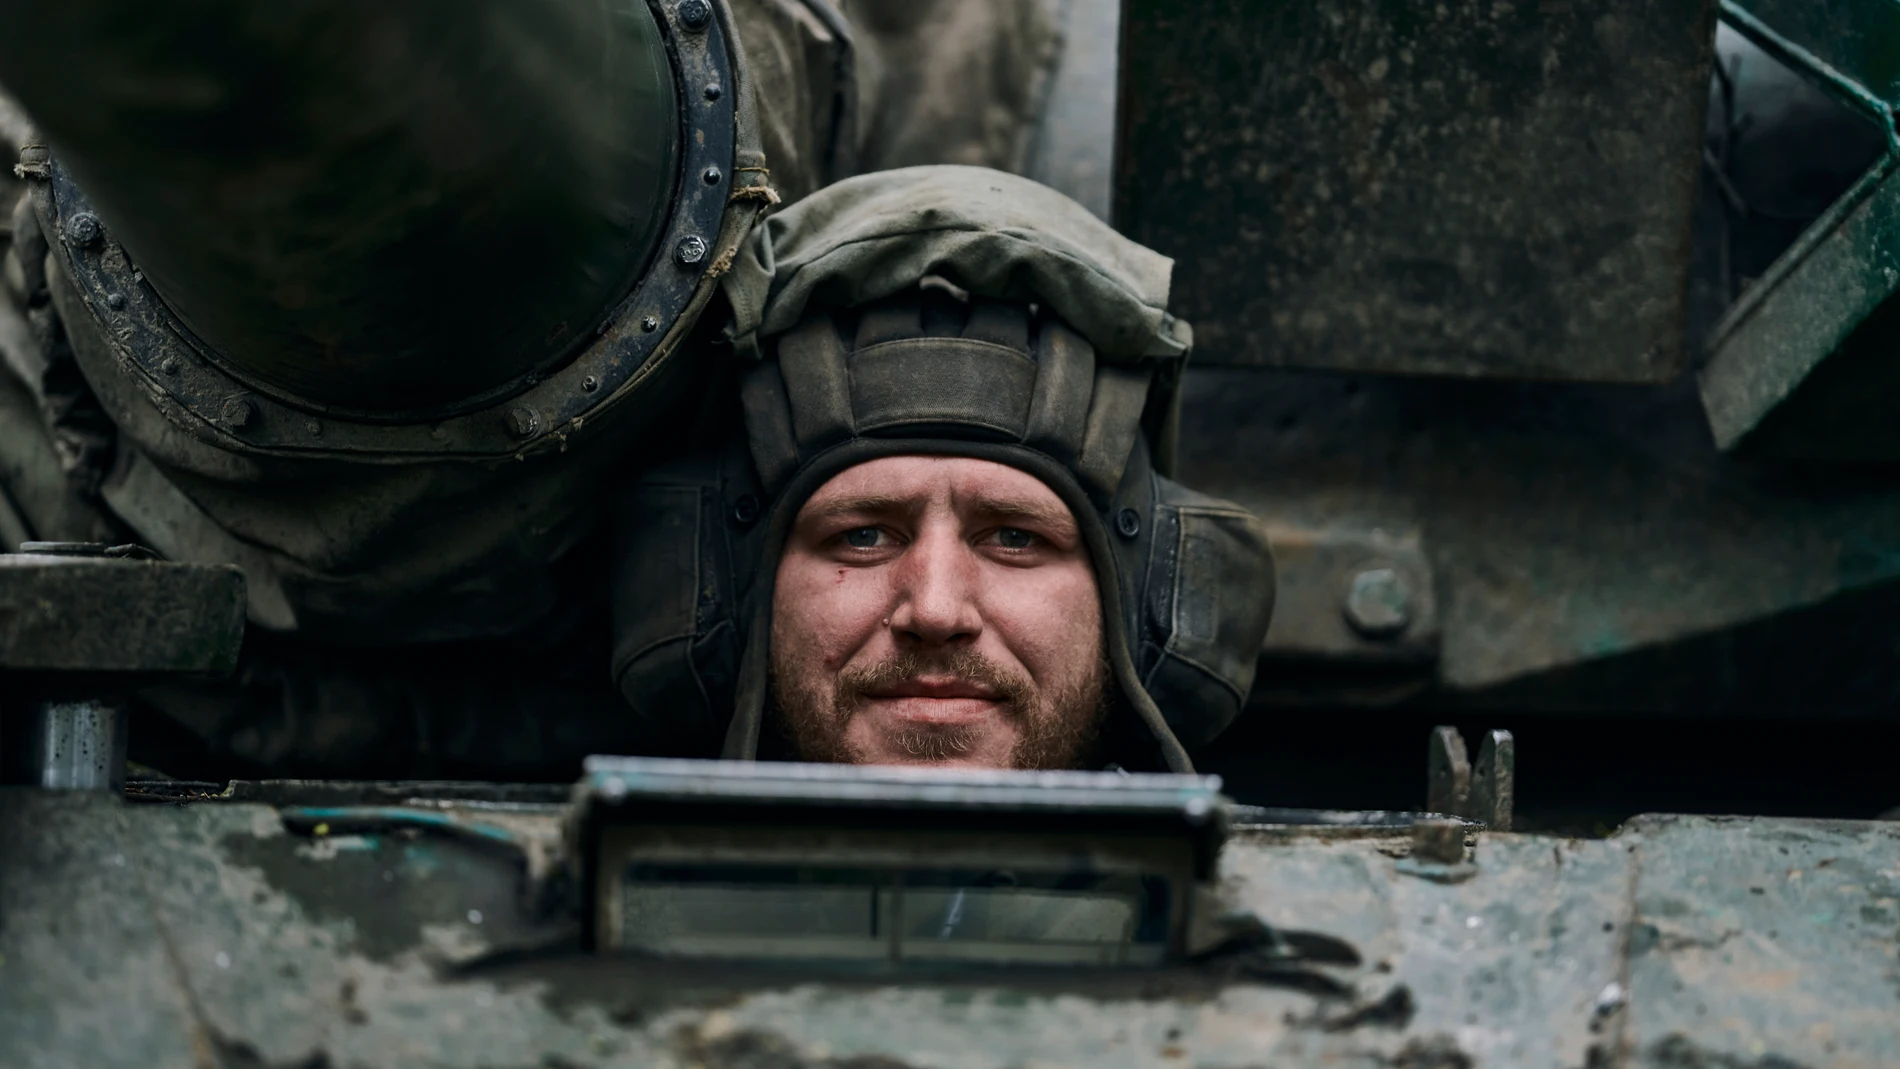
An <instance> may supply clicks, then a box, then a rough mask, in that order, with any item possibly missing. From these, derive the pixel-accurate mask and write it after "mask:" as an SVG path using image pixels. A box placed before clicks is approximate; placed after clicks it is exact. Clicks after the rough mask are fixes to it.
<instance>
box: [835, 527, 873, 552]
mask: <svg viewBox="0 0 1900 1069" xmlns="http://www.w3.org/2000/svg"><path fill="white" fill-rule="evenodd" d="M882 535H883V532H882V531H879V530H878V529H877V528H875V527H853V528H852V529H851V530H849V531H846V532H845V533H844V544H845V545H847V546H850V547H851V548H852V549H876V548H877V544H878V542H879V540H880V537H881V536H882Z"/></svg>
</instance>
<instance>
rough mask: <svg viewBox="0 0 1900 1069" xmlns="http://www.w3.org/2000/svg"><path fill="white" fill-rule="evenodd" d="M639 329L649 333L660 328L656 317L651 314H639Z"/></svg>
mask: <svg viewBox="0 0 1900 1069" xmlns="http://www.w3.org/2000/svg"><path fill="white" fill-rule="evenodd" d="M640 329H641V330H644V331H646V332H647V333H648V334H651V333H653V332H654V331H656V330H658V329H660V321H659V320H658V319H655V318H654V317H652V316H641V317H640Z"/></svg>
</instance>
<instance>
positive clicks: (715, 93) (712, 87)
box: [706, 82, 725, 100]
mask: <svg viewBox="0 0 1900 1069" xmlns="http://www.w3.org/2000/svg"><path fill="white" fill-rule="evenodd" d="M723 92H725V90H723V89H721V88H719V83H718V82H709V83H707V85H706V99H707V100H718V99H719V95H720V94H721V93H723Z"/></svg>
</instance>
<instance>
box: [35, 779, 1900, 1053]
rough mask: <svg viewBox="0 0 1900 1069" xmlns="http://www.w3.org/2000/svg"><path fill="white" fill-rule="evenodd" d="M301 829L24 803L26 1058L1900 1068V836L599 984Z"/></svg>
mask: <svg viewBox="0 0 1900 1069" xmlns="http://www.w3.org/2000/svg"><path fill="white" fill-rule="evenodd" d="M494 804H495V803H492V802H491V803H481V804H480V805H481V806H493V805H494ZM533 808H534V807H527V808H525V809H523V810H522V811H520V812H517V813H514V814H512V815H509V816H507V817H506V819H508V820H509V821H511V822H512V823H513V825H514V826H516V827H518V828H519V829H522V830H523V832H524V834H525V833H528V829H529V828H530V827H531V826H533V825H535V824H537V823H539V824H540V825H542V826H543V828H544V830H548V831H551V830H552V829H553V828H554V827H555V826H556V824H557V822H558V820H559V817H558V814H557V813H554V812H552V811H548V810H546V809H545V808H543V809H542V810H541V811H540V812H539V813H538V814H537V813H535V812H532V811H531V810H532V809H533ZM471 812H477V813H485V814H487V815H486V816H483V817H482V819H492V818H493V815H494V813H495V811H494V810H493V809H481V808H480V807H479V806H478V808H477V809H476V810H472V811H471ZM291 824H293V825H295V826H297V827H299V828H300V829H301V831H299V832H292V831H289V830H287V827H286V821H285V819H284V817H283V815H282V814H281V813H280V811H278V810H276V809H273V808H272V807H269V806H264V805H258V804H251V803H235V802H232V803H209V802H206V803H199V804H194V805H190V806H176V805H138V806H128V805H125V804H123V803H119V802H117V801H115V800H113V799H110V798H105V797H100V796H88V797H74V796H56V795H51V794H47V793H42V792H31V791H21V790H13V789H7V790H0V955H3V957H0V991H3V992H4V993H5V995H6V997H5V998H0V1063H3V1064H6V1065H8V1066H17V1067H21V1069H39V1067H41V1066H61V1067H64V1066H69V1065H75V1064H87V1065H95V1066H121V1065H123V1066H132V1065H137V1066H141V1067H146V1066H153V1067H169V1066H181V1067H184V1066H191V1067H194V1069H195V1067H199V1066H205V1065H211V1066H247V1067H250V1066H258V1065H263V1066H273V1067H276V1066H303V1067H307V1066H315V1065H335V1066H342V1065H348V1066H364V1067H374V1066H394V1065H408V1064H429V1065H438V1066H483V1067H489V1069H496V1067H515V1066H519V1067H524V1069H525V1067H529V1066H534V1067H542V1069H545V1067H546V1066H550V1065H558V1066H570V1067H571V1066H586V1067H597V1066H658V1065H669V1064H670V1065H674V1066H679V1067H682V1069H683V1067H684V1066H687V1065H691V1064H699V1065H704V1066H708V1067H733V1069H736V1067H739V1066H760V1065H771V1066H777V1067H785V1069H796V1067H814V1069H816V1067H824V1069H846V1067H850V1069H872V1067H876V1069H896V1067H901V1066H915V1067H920V1069H921V1067H925V1066H929V1067H942V1069H950V1067H962V1066H969V1067H978V1066H999V1067H1001V1066H1022V1065H1030V1064H1047V1065H1091V1066H1094V1065H1102V1066H1111V1067H1117V1066H1130V1067H1132V1066H1147V1065H1153V1064H1156V1063H1162V1064H1169V1065H1181V1066H1189V1067H1194V1066H1206V1067H1210V1069H1212V1067H1227V1069H1231V1067H1233V1066H1241V1065H1261V1064H1271V1065H1283V1066H1305V1065H1314V1066H1317V1065H1327V1066H1340V1065H1343V1066H1361V1067H1367V1069H1372V1067H1400V1066H1403V1067H1409V1069H1419V1067H1422V1066H1435V1067H1450V1066H1462V1067H1472V1066H1492V1065H1500V1066H1502V1065H1508V1066H1553V1067H1557V1066H1561V1067H1577V1066H1586V1065H1587V1066H1594V1067H1604V1069H1610V1067H1620V1066H1632V1067H1634V1066H1677V1067H1680V1066H1691V1065H1701V1066H1724V1067H1726V1066H1738V1067H1739V1066H1748V1067H1751V1069H1761V1067H1768V1066H1790V1065H1799V1066H1804V1067H1819V1066H1875V1065H1887V1064H1892V1063H1893V1061H1894V1060H1895V1059H1900V982H1896V978H1895V974H1894V971H1893V970H1894V961H1895V954H1896V949H1897V947H1896V940H1900V912H1897V910H1900V907H1896V906H1895V904H1894V903H1895V901H1896V899H1897V898H1900V827H1895V826H1892V825H1877V824H1853V823H1844V822H1811V821H1776V820H1766V819H1760V820H1743V819H1735V820H1727V821H1724V820H1720V819H1713V818H1643V819H1641V820H1639V821H1637V822H1635V823H1634V824H1633V825H1632V826H1631V828H1630V829H1628V830H1626V831H1625V832H1624V833H1623V834H1621V835H1620V836H1619V837H1617V838H1615V839H1611V840H1608V841H1580V840H1570V839H1555V838H1539V837H1533V836H1519V835H1498V834H1492V833H1480V834H1477V835H1476V836H1475V838H1474V839H1473V840H1472V841H1473V842H1474V843H1475V847H1474V848H1473V849H1472V850H1471V852H1470V855H1469V861H1468V862H1461V863H1460V864H1462V865H1464V866H1465V867H1467V868H1468V869H1469V870H1470V871H1469V872H1468V873H1466V874H1465V875H1464V876H1463V877H1462V878H1458V879H1442V878H1434V877H1433V876H1432V875H1431V874H1430V873H1429V872H1423V871H1421V870H1423V869H1425V868H1426V866H1425V865H1420V864H1412V862H1413V861H1415V860H1416V861H1421V862H1427V863H1433V862H1431V861H1430V859H1426V858H1419V859H1413V858H1410V857H1408V856H1407V855H1408V853H1409V852H1410V850H1411V841H1410V838H1409V837H1408V835H1407V834H1406V833H1405V832H1404V831H1403V830H1400V829H1393V832H1394V834H1390V835H1386V836H1383V837H1378V836H1375V837H1365V838H1354V839H1339V838H1305V837H1300V836H1297V835H1269V836H1260V837H1255V836H1252V835H1250V834H1249V833H1247V832H1245V831H1244V830H1243V831H1241V832H1239V833H1237V834H1236V836H1235V838H1234V839H1233V840H1232V841H1231V842H1230V843H1229V845H1228V848H1227V851H1226V854H1225V856H1224V858H1223V861H1222V866H1221V873H1222V875H1221V880H1220V883H1219V887H1218V895H1219V898H1220V900H1221V901H1222V902H1223V903H1224V904H1225V905H1226V907H1227V908H1229V909H1230V910H1232V911H1234V913H1235V914H1238V915H1252V916H1257V917H1259V918H1261V919H1263V920H1265V921H1267V922H1268V923H1270V924H1272V925H1273V926H1274V927H1275V928H1276V929H1277V930H1279V931H1280V932H1281V933H1282V935H1283V938H1284V940H1285V941H1286V943H1287V945H1288V946H1290V947H1292V948H1295V950H1296V951H1297V953H1296V955H1295V959H1294V960H1291V961H1282V962H1280V963H1278V964H1272V963H1267V962H1260V961H1254V960H1251V959H1247V958H1245V957H1239V958H1236V957H1227V958H1221V957H1218V956H1217V957H1215V958H1211V959H1209V960H1207V961H1204V962H1201V963H1197V964H1192V965H1185V966H1175V967H1169V968H1163V969H1147V970H1132V971H1127V972H1116V971H1113V970H1111V971H1108V972H1106V973H1104V972H1101V971H1099V970H1098V971H1095V972H1092V973H1085V972H1082V971H1077V970H1059V969H1057V970H1051V969H1040V970H1038V969H1026V970H1021V971H1015V972H1010V971H997V970H993V969H992V970H988V971H981V970H978V971H968V970H966V971H961V972H951V973H941V974H922V975H919V974H904V975H894V974H888V973H883V974H880V973H876V972H871V973H864V972H859V973H856V974H840V973H838V972H836V971H833V972H829V973H826V972H814V971H811V970H803V971H801V970H800V969H798V968H795V967H791V966H786V967H781V968H776V969H761V968H758V967H747V966H742V965H730V964H728V965H721V966H713V965H710V964H699V965H695V964H692V963H686V962H670V963H669V962H662V961H655V960H640V959H627V958H619V959H616V958H596V957H593V956H591V955H586V954H582V953H580V952H578V950H577V949H576V947H577V946H578V939H577V937H576V935H575V933H574V931H573V929H572V928H571V926H569V925H568V924H567V923H566V922H565V921H563V920H544V919H538V918H536V917H535V916H534V915H532V913H531V912H529V911H526V910H524V909H523V908H522V903H521V900H520V899H519V898H518V896H517V885H518V880H519V876H520V868H519V865H518V864H517V863H516V862H515V861H514V860H512V859H511V858H509V857H508V856H506V855H505V854H502V853H496V852H492V851H485V850H482V849H479V848H477V847H476V846H474V845H472V844H471V843H469V842H467V841H464V840H461V839H456V838H451V837H442V836H432V835H428V834H405V833H402V832H400V831H395V830H392V831H388V832H375V831H366V830H364V829H360V828H343V827H341V826H337V827H331V828H328V829H325V830H324V833H322V834H318V826H317V825H314V824H310V823H309V822H308V821H301V822H299V821H292V822H291ZM1784 851H1785V852H1784ZM899 1022H901V1027H898V1026H897V1025H898V1023H899ZM1775 1059H1780V1060H1775Z"/></svg>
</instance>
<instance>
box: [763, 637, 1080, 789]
mask: <svg viewBox="0 0 1900 1069" xmlns="http://www.w3.org/2000/svg"><path fill="white" fill-rule="evenodd" d="M925 673H930V674H932V675H943V674H951V675H955V676H956V677H958V678H960V679H964V680H967V681H969V682H972V683H978V684H982V685H984V686H987V687H990V688H992V689H993V690H994V691H995V692H996V694H997V695H998V700H997V705H998V708H999V710H1000V712H1001V715H1002V717H1003V719H1004V721H1006V722H1008V723H1010V724H1012V725H1014V726H1015V728H1016V730H1017V732H1018V738H1017V740H1016V744H1015V745H1014V747H1012V748H1011V750H1010V754H1009V759H1008V761H1007V762H1006V766H1005V767H1008V768H1021V769H1045V768H1078V767H1081V765H1082V763H1083V762H1084V761H1085V760H1086V759H1087V758H1088V757H1089V756H1090V754H1091V751H1093V750H1094V748H1095V743H1096V739H1097V738H1098V736H1099V735H1100V732H1101V726H1102V720H1103V719H1104V717H1105V716H1106V715H1107V710H1108V698H1107V695H1108V689H1107V686H1106V683H1107V679H1108V660H1107V658H1106V657H1101V656H1099V655H1098V657H1097V659H1096V664H1095V665H1094V666H1093V669H1092V670H1091V671H1088V672H1084V673H1082V674H1081V675H1080V677H1079V678H1078V679H1076V680H1075V681H1073V682H1072V683H1070V684H1069V685H1068V686H1066V687H1063V688H1060V689H1058V690H1056V691H1054V692H1051V693H1044V692H1042V691H1039V690H1037V689H1036V687H1035V685H1034V684H1032V683H1031V682H1030V681H1029V680H1028V679H1026V678H1023V677H1022V676H1020V675H1017V674H1015V673H1012V672H1008V671H1006V670H1004V669H1003V668H1001V667H1000V666H998V665H997V664H996V663H995V662H993V661H991V660H990V659H989V658H987V657H985V656H983V655H982V654H980V653H978V652H976V651H975V650H971V649H959V650H952V651H945V652H943V653H939V654H928V655H927V654H921V653H916V652H905V653H900V654H898V655H896V656H894V657H891V658H889V659H887V660H884V661H880V662H878V663H877V664H873V665H868V666H864V667H860V668H855V669H846V670H844V671H842V672H840V673H838V676H837V681H836V683H835V685H834V686H833V687H832V688H830V691H829V693H826V688H825V687H824V686H823V685H822V682H821V681H818V680H796V676H797V673H796V672H795V671H794V670H791V669H790V667H789V666H788V665H786V664H785V663H784V662H783V661H782V660H781V654H780V651H779V650H778V649H776V648H775V649H773V651H772V698H773V701H774V703H775V705H776V706H777V709H778V714H779V723H780V725H781V727H782V728H783V730H784V731H785V734H786V738H787V741H788V742H789V743H790V744H791V746H792V748H793V750H794V751H795V752H796V753H797V754H798V758H799V760H801V761H821V762H829V763H835V764H872V763H875V762H874V759H873V756H872V755H870V754H868V753H865V752H864V751H863V748H862V747H860V746H858V745H856V744H854V743H853V742H852V740H851V739H850V738H849V730H850V727H851V721H852V719H853V718H854V717H856V716H857V714H858V713H860V712H862V711H863V710H864V708H865V706H866V705H867V704H868V703H869V701H870V694H871V692H872V691H873V690H876V689H880V688H883V687H888V686H890V685H891V684H894V683H898V682H901V681H903V680H907V679H911V678H914V677H916V676H919V675H922V674H925ZM795 680H796V681H795ZM984 729H985V726H984V725H980V724H979V725H965V724H945V725H911V726H909V727H907V728H906V729H905V730H904V731H902V732H901V733H900V734H898V735H897V736H896V737H895V738H894V739H893V740H892V741H894V742H896V743H897V745H898V746H899V747H901V748H902V749H903V751H904V752H905V753H906V754H908V755H909V756H910V757H911V758H912V759H913V760H916V761H919V762H932V763H934V762H942V761H953V760H956V759H957V758H958V757H960V756H961V755H963V754H966V753H968V752H969V751H970V750H971V749H972V748H973V746H974V744H975V741H976V739H977V737H978V734H979V733H980V732H982V731H983V730H984Z"/></svg>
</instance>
